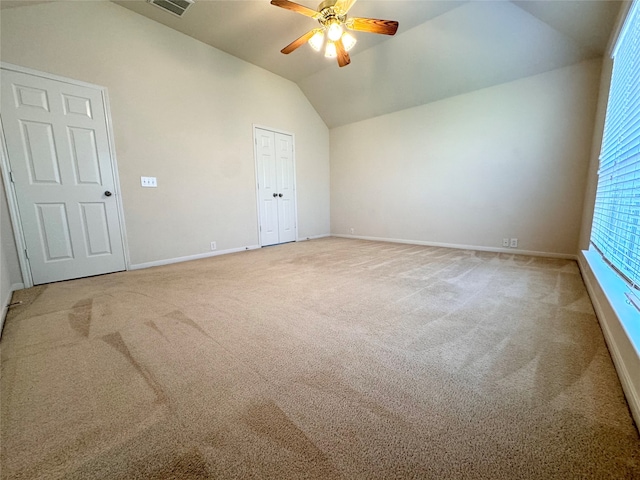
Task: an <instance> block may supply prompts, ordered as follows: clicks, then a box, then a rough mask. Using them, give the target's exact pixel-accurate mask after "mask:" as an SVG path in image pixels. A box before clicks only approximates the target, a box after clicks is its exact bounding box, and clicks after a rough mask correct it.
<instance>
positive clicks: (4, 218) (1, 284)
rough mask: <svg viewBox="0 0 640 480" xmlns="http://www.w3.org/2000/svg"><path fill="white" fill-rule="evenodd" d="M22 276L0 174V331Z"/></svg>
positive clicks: (20, 283)
mask: <svg viewBox="0 0 640 480" xmlns="http://www.w3.org/2000/svg"><path fill="white" fill-rule="evenodd" d="M23 286H24V285H23V284H22V274H21V273H20V264H19V263H18V252H17V251H16V243H15V240H14V238H13V228H12V227H11V219H10V217H9V209H8V206H7V197H6V195H5V190H4V183H3V180H2V177H1V174H0V302H2V303H0V331H1V330H2V325H3V323H4V318H5V314H6V312H7V304H8V303H9V301H10V300H11V294H12V293H13V291H14V290H17V289H18V288H22V287H23Z"/></svg>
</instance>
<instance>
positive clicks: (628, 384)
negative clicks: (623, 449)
mask: <svg viewBox="0 0 640 480" xmlns="http://www.w3.org/2000/svg"><path fill="white" fill-rule="evenodd" d="M578 266H579V267H580V272H581V273H582V279H583V280H584V284H585V285H586V287H587V292H588V293H589V297H590V298H591V303H592V304H593V308H594V310H595V312H596V317H597V318H598V323H600V328H601V329H602V333H603V334H604V339H605V341H606V343H607V347H608V348H609V353H610V354H611V359H612V360H613V364H614V366H615V368H616V372H617V373H618V378H619V379H620V384H621V385H622V390H623V391H624V395H625V397H626V399H627V404H628V405H629V410H630V411H631V415H632V417H633V419H634V421H635V423H636V428H638V431H640V391H638V389H637V387H636V386H635V384H634V382H633V378H637V376H636V377H632V374H631V373H630V372H629V368H633V367H630V366H629V365H627V362H626V361H625V358H624V356H623V355H622V353H621V352H620V348H619V346H618V341H619V340H618V339H616V336H615V335H614V334H613V332H612V331H611V327H610V323H611V322H620V319H618V318H615V315H617V314H618V313H615V312H616V310H617V309H616V303H618V302H619V301H620V300H615V301H612V299H611V297H610V295H609V294H608V293H607V292H606V291H605V290H604V289H603V288H602V285H593V282H592V280H591V278H592V277H594V278H595V275H596V271H595V270H594V269H593V268H592V266H591V264H590V263H589V260H587V259H586V258H585V257H584V254H582V256H580V257H579V260H578ZM589 272H590V273H591V275H589ZM611 273H612V274H613V272H611ZM598 281H600V279H599V278H597V279H596V282H598ZM620 282H622V280H620ZM596 287H597V288H598V289H599V290H601V291H603V293H604V298H602V296H601V295H598V294H597V292H596ZM601 298H602V301H604V302H609V304H610V308H609V309H610V310H612V311H613V312H614V318H611V317H610V316H609V315H607V314H606V309H605V308H604V307H603V305H602V302H601ZM622 302H625V301H624V300H622ZM617 307H618V309H619V308H620V307H621V305H618V306H617ZM625 307H627V305H626V302H625V305H624V307H623V308H625ZM631 308H632V307H631ZM632 314H633V313H632ZM636 316H637V313H636ZM620 323H622V322H620ZM621 326H622V330H624V331H625V333H626V334H627V336H629V332H627V331H626V329H625V326H624V324H622V325H621ZM624 340H625V339H623V341H624ZM632 343H633V342H632ZM635 353H636V356H637V362H636V367H637V366H638V365H640V354H639V353H638V350H637V349H636V351H635ZM636 369H638V368H636Z"/></svg>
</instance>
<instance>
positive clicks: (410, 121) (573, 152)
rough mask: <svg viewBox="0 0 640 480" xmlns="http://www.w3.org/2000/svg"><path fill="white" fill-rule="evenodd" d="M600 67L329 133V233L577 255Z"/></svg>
mask: <svg viewBox="0 0 640 480" xmlns="http://www.w3.org/2000/svg"><path fill="white" fill-rule="evenodd" d="M599 76H600V60H592V61H588V62H583V63H580V64H577V65H573V66H570V67H565V68H561V69H558V70H553V71H550V72H547V73H544V74H540V75H535V76H532V77H528V78H525V79H522V80H517V81H514V82H509V83H506V84H502V85H498V86H494V87H490V88H486V89H483V90H478V91H475V92H472V93H469V94H465V95H460V96H457V97H452V98H448V99H445V100H442V101H438V102H434V103H431V104H427V105H423V106H419V107H415V108H411V109H408V110H403V111H400V112H396V113H393V114H389V115H384V116H381V117H377V118H373V119H370V120H365V121H362V122H358V123H354V124H350V125H346V126H344V127H338V128H334V129H332V130H331V137H330V138H331V231H332V233H335V234H349V233H350V229H351V228H354V230H355V235H356V236H365V237H379V238H392V239H400V240H410V241H422V242H432V243H444V244H451V245H468V246H473V247H485V248H493V247H498V248H499V247H501V243H502V238H503V237H517V238H518V239H519V249H521V250H526V251H537V252H545V253H553V254H563V255H575V253H576V251H577V247H578V238H579V233H580V225H581V216H582V206H583V197H584V191H585V185H586V178H587V170H588V165H589V154H590V148H591V139H592V133H593V124H594V116H595V111H596V103H597V102H596V99H597V94H598V84H599Z"/></svg>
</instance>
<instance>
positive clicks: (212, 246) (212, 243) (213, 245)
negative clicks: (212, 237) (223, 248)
mask: <svg viewBox="0 0 640 480" xmlns="http://www.w3.org/2000/svg"><path fill="white" fill-rule="evenodd" d="M216 248H217V247H216V242H211V250H215V249H216Z"/></svg>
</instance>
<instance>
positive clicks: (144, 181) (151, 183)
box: [140, 177, 158, 187]
mask: <svg viewBox="0 0 640 480" xmlns="http://www.w3.org/2000/svg"><path fill="white" fill-rule="evenodd" d="M140 185H142V186H143V187H157V186H158V180H157V179H156V177H140Z"/></svg>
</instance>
